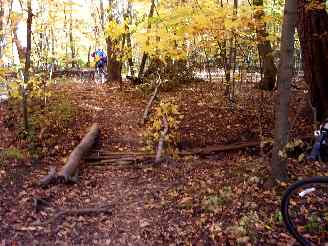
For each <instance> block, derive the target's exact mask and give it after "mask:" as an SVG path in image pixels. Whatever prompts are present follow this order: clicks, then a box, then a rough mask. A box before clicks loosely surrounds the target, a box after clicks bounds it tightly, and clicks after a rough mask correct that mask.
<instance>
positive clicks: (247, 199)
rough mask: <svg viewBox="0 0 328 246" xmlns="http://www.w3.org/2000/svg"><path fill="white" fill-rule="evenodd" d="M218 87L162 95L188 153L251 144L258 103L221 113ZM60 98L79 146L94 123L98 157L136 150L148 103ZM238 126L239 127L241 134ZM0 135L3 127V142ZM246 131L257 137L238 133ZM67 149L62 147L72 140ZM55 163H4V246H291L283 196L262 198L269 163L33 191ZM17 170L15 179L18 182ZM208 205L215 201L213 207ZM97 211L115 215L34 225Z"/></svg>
mask: <svg viewBox="0 0 328 246" xmlns="http://www.w3.org/2000/svg"><path fill="white" fill-rule="evenodd" d="M189 87H190V88H191V89H189ZM216 87H217V84H214V83H213V84H208V83H207V84H197V85H196V86H194V87H193V86H191V85H188V86H186V87H182V88H180V89H181V90H180V89H179V90H178V91H175V92H168V93H166V92H163V93H162V94H161V95H162V96H163V97H170V98H176V99H177V100H178V101H177V102H178V103H179V106H180V107H181V112H182V113H184V115H185V118H184V120H183V122H182V126H181V132H182V137H183V141H185V140H187V142H186V143H185V145H186V146H187V147H189V145H195V146H202V145H211V144H213V143H216V142H218V143H229V142H234V141H237V140H238V141H239V139H237V138H241V137H244V138H245V141H246V140H252V139H253V138H256V136H257V132H256V129H257V128H258V125H257V123H256V120H254V119H256V107H255V106H256V104H255V103H253V104H251V103H248V105H251V106H254V105H255V106H254V107H255V108H254V109H252V110H249V109H247V111H246V110H245V109H243V108H237V109H236V112H234V113H232V112H230V111H229V109H227V108H226V107H224V105H225V102H224V100H218V99H220V98H222V95H219V94H215V93H213V92H220V90H219V89H218V88H216ZM59 89H60V91H61V92H63V93H65V95H66V96H67V97H69V98H70V99H71V100H73V102H74V103H75V104H76V106H78V107H79V108H80V112H79V114H80V115H79V117H78V119H77V120H76V122H75V124H76V125H75V126H73V127H75V128H76V129H77V131H76V132H77V135H78V136H77V138H81V137H82V135H83V134H84V133H85V130H86V128H87V127H88V126H90V125H91V124H92V123H93V122H98V123H99V125H100V127H101V146H98V148H102V149H104V150H108V151H114V152H130V151H138V150H140V147H141V146H142V144H141V143H140V140H141V139H142V137H141V136H140V133H141V132H142V130H143V127H142V126H141V125H140V123H139V120H140V119H141V118H142V114H143V109H144V107H145V105H146V104H147V98H143V97H141V96H140V95H138V94H137V93H136V91H135V90H130V89H128V87H127V88H124V90H122V91H120V90H119V88H118V86H117V85H108V86H102V87H95V86H93V85H87V84H84V85H81V84H68V85H61V86H60V88H59ZM264 99H265V100H266V101H265V102H266V103H265V104H264V105H265V107H267V110H264V112H265V115H264V116H263V122H266V123H265V126H266V129H265V130H266V131H265V132H267V133H268V134H269V132H270V131H269V130H270V129H272V122H273V121H272V119H271V117H272V115H271V113H270V112H271V111H272V110H271V108H272V105H273V104H272V102H271V101H270V100H272V96H267V97H265V98H264ZM247 100H249V99H248V98H246V101H245V105H246V102H247ZM252 100H253V99H252ZM251 106H249V107H251ZM0 116H1V115H0ZM1 117H3V116H1ZM0 120H1V119H0ZM240 121H243V122H244V124H242V125H240ZM0 122H1V121H0ZM0 124H1V123H0ZM300 124H303V122H301V123H300ZM304 124H305V123H304ZM295 128H296V127H295ZM2 129H3V125H0V134H1V132H2ZM249 129H252V130H254V132H253V133H252V134H248V135H247V134H243V132H246V131H249ZM303 130H304V131H306V128H304V129H303ZM227 131H228V132H229V134H226V133H227ZM1 136H2V135H1ZM6 136H7V138H10V137H12V136H11V135H8V134H7V135H6ZM64 137H65V136H64ZM75 137H76V136H75ZM234 139H237V140H234ZM64 141H65V142H63V143H62V144H66V141H67V142H69V141H72V139H67V140H66V139H64ZM74 141H75V140H74ZM7 143H8V141H7ZM69 143H70V142H69ZM0 147H2V146H1V145H0ZM4 147H7V146H4ZM72 148H73V147H72ZM56 155H57V154H56ZM58 155H59V154H58ZM62 157H63V156H58V157H57V158H56V156H55V157H51V158H45V159H44V160H43V162H42V163H39V164H37V165H31V163H17V164H18V166H17V165H16V163H9V164H8V167H9V169H10V170H12V171H11V173H12V174H13V175H12V176H9V173H5V176H6V178H5V179H1V177H0V185H1V188H2V189H0V192H1V199H0V221H1V222H2V223H0V243H2V245H5V246H7V245H40V244H41V245H115V246H116V245H118V246H121V245H237V244H238V240H240V238H242V239H243V240H244V241H245V242H246V244H245V245H247V243H250V245H292V244H293V242H294V241H293V239H292V238H291V237H290V236H288V235H286V231H285V228H284V227H283V225H282V224H281V222H279V221H276V220H275V219H274V218H275V216H276V215H277V213H278V210H279V201H280V200H279V199H280V195H281V194H280V193H279V192H281V190H283V189H282V188H279V189H277V190H274V189H272V190H269V191H268V190H265V188H264V187H263V183H264V181H265V178H266V177H268V176H269V173H268V169H267V166H268V162H267V161H265V160H263V158H258V156H256V155H253V154H252V153H251V154H247V153H246V154H245V153H242V152H240V153H222V154H220V155H218V156H217V157H218V158H216V159H217V160H200V159H197V158H196V157H187V158H186V159H181V160H177V161H171V162H170V163H162V164H161V165H158V166H155V165H150V164H148V165H130V166H119V167H114V166H98V167H94V166H91V165H87V164H84V167H83V168H82V170H81V173H80V181H79V183H78V184H75V185H55V186H51V187H49V188H48V189H41V188H40V187H38V186H37V185H35V184H36V183H37V182H38V181H39V180H40V178H41V177H43V176H44V175H46V174H47V172H48V169H49V166H50V165H57V166H61V165H62V164H63V160H62V159H61V158H62ZM304 165H305V164H303V163H302V164H301V165H300V164H299V163H298V162H294V163H291V165H290V166H291V167H293V173H294V174H295V175H296V174H297V175H298V176H302V175H303V176H304V170H305V169H304ZM326 169H327V168H326ZM326 169H323V168H322V167H319V166H318V167H315V168H314V167H312V166H309V168H308V170H310V171H311V172H313V173H314V172H316V174H319V172H317V171H316V170H324V171H327V170H326ZM0 170H1V167H0ZM17 170H20V172H17V174H16V171H17ZM313 173H311V174H313ZM18 174H19V175H18ZM297 175H296V176H297ZM307 175H310V174H309V173H308V174H307ZM2 191H3V192H2ZM35 198H42V199H44V200H46V201H48V203H49V207H44V208H42V211H41V212H39V213H36V212H35V210H34V206H33V200H34V199H35ZM213 201H219V202H217V204H212V205H211V204H210V203H211V202H213ZM104 204H110V205H111V206H112V210H113V211H112V215H105V214H98V215H91V216H67V217H66V218H58V219H57V220H56V221H55V222H54V223H52V224H45V225H42V226H37V225H36V224H35V223H36V222H44V221H47V220H48V219H50V218H52V217H53V215H54V214H55V213H56V211H57V210H58V209H67V208H85V207H95V206H100V205H104ZM242 220H246V221H249V223H248V224H247V228H243V227H241V223H240V221H242ZM245 231H246V232H247V234H245ZM279 243H280V244H279ZM288 243H289V244H288Z"/></svg>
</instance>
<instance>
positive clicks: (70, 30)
mask: <svg viewBox="0 0 328 246" xmlns="http://www.w3.org/2000/svg"><path fill="white" fill-rule="evenodd" d="M72 11H73V9H72V7H71V9H70V14H69V44H70V48H71V59H72V67H73V68H74V67H76V61H75V45H74V39H73V16H72Z"/></svg>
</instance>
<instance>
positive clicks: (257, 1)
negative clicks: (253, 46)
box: [253, 0, 277, 91]
mask: <svg viewBox="0 0 328 246" xmlns="http://www.w3.org/2000/svg"><path fill="white" fill-rule="evenodd" d="M253 3H254V5H255V6H256V7H261V8H260V9H257V10H256V11H255V13H254V18H255V22H256V35H257V49H258V52H259V56H260V59H261V67H262V69H263V75H264V76H263V78H262V80H261V82H260V88H261V89H264V90H270V91H272V90H273V88H274V86H275V83H276V75H277V69H276V65H275V64H274V61H273V56H272V48H271V44H270V41H269V40H267V36H268V33H267V32H266V25H265V22H264V21H263V17H264V15H265V13H264V10H263V0H254V1H253Z"/></svg>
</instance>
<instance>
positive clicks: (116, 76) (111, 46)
mask: <svg viewBox="0 0 328 246" xmlns="http://www.w3.org/2000/svg"><path fill="white" fill-rule="evenodd" d="M108 2H109V6H112V0H109V1H108ZM111 20H113V16H112V14H109V16H108V21H111ZM106 44H107V55H108V61H107V72H108V74H107V82H110V81H122V66H121V62H119V61H118V59H117V57H118V55H117V53H118V47H117V46H118V42H117V41H115V40H112V39H111V37H107V38H106Z"/></svg>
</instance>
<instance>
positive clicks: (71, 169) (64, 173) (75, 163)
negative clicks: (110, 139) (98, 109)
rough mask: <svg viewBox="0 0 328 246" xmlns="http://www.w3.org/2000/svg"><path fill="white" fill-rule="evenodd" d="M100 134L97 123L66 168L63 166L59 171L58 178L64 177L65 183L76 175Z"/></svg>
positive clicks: (72, 154)
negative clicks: (84, 157)
mask: <svg viewBox="0 0 328 246" xmlns="http://www.w3.org/2000/svg"><path fill="white" fill-rule="evenodd" d="M99 134H100V129H99V126H98V124H97V123H94V124H93V125H92V126H91V128H90V130H89V132H88V133H87V134H86V135H85V136H84V138H83V139H82V141H81V142H80V144H79V145H78V146H76V147H75V149H74V150H73V152H72V153H71V154H70V156H69V157H68V161H67V162H66V164H65V166H63V168H62V169H61V170H60V171H59V173H58V177H64V179H65V181H69V180H71V178H72V177H73V176H74V175H75V173H76V171H77V169H78V167H79V164H80V162H81V160H82V158H83V156H84V155H85V154H86V153H87V152H88V151H89V150H90V149H91V147H92V146H93V145H94V144H95V143H96V141H97V138H98V137H99Z"/></svg>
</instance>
